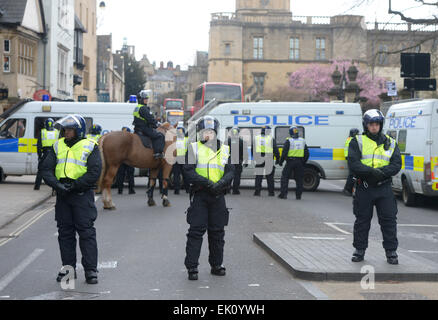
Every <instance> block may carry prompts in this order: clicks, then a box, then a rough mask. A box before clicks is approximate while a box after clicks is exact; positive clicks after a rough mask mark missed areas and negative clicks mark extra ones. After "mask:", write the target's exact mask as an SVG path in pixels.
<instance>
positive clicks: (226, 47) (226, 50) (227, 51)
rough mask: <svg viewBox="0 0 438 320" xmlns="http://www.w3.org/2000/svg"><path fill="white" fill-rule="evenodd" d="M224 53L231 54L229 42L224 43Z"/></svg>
mask: <svg viewBox="0 0 438 320" xmlns="http://www.w3.org/2000/svg"><path fill="white" fill-rule="evenodd" d="M225 55H226V56H229V55H231V43H225Z"/></svg>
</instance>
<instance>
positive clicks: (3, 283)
mask: <svg viewBox="0 0 438 320" xmlns="http://www.w3.org/2000/svg"><path fill="white" fill-rule="evenodd" d="M43 252H44V249H35V250H34V251H33V252H32V253H31V254H30V255H29V256H28V257H27V258H26V259H24V260H23V261H21V262H20V264H19V265H18V266H16V267H15V268H14V269H13V270H12V271H10V272H9V273H8V274H6V275H5V276H4V277H3V278H1V279H0V292H1V291H2V290H3V289H4V288H6V287H7V286H8V285H9V284H10V283H11V282H12V281H13V280H14V279H15V278H16V277H18V275H20V273H22V272H23V271H24V269H26V267H27V266H28V265H30V264H31V263H32V262H33V261H34V260H35V259H36V258H38V257H39V255H40V254H41V253H43Z"/></svg>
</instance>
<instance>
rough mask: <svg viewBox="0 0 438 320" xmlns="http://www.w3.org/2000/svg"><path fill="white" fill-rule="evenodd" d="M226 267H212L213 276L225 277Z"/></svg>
mask: <svg viewBox="0 0 438 320" xmlns="http://www.w3.org/2000/svg"><path fill="white" fill-rule="evenodd" d="M225 270H226V269H225V267H224V266H214V267H211V274H213V275H215V276H224V275H225Z"/></svg>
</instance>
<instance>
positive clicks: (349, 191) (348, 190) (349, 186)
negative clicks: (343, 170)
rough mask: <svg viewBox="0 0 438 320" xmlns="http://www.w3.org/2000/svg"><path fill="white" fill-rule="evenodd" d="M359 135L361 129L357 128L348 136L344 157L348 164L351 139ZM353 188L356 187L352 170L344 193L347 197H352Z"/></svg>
mask: <svg viewBox="0 0 438 320" xmlns="http://www.w3.org/2000/svg"><path fill="white" fill-rule="evenodd" d="M358 134H359V129H357V128H352V129H350V135H349V136H348V138H347V140H346V141H345V146H344V156H345V159H346V160H347V163H348V147H349V146H350V142H351V139H353V138H354V137H355V136H357V135H358ZM353 187H354V175H353V173H352V172H351V170H350V169H348V177H347V181H345V186H344V190H343V191H342V192H343V193H344V194H345V195H347V196H351V195H352V194H353Z"/></svg>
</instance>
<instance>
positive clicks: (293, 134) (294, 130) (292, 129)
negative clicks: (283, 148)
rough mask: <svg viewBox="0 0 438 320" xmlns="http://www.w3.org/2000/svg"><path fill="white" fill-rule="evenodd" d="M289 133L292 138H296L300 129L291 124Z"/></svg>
mask: <svg viewBox="0 0 438 320" xmlns="http://www.w3.org/2000/svg"><path fill="white" fill-rule="evenodd" d="M289 134H290V136H291V137H292V138H294V139H297V138H298V137H299V136H300V130H298V127H296V126H292V127H290V128H289Z"/></svg>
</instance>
